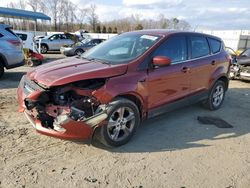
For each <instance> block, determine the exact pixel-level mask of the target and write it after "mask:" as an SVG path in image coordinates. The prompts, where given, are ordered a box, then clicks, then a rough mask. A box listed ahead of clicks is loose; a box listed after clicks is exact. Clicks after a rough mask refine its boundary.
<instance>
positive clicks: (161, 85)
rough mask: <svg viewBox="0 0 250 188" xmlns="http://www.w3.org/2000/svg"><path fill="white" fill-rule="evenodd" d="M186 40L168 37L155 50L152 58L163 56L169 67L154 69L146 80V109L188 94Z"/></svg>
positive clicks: (188, 76)
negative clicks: (166, 59)
mask: <svg viewBox="0 0 250 188" xmlns="http://www.w3.org/2000/svg"><path fill="white" fill-rule="evenodd" d="M187 54H188V53H187V40H186V37H185V36H184V35H180V34H179V35H176V36H170V37H168V38H167V39H166V41H165V42H163V44H161V45H160V47H158V49H156V51H155V52H154V53H153V55H152V58H154V57H156V56H165V57H168V58H170V59H171V62H172V63H171V65H169V66H165V67H154V68H152V69H150V70H149V72H148V78H147V89H148V109H149V110H153V109H156V108H157V107H161V106H163V105H164V104H168V103H171V102H175V101H176V100H178V99H181V98H183V97H185V96H186V95H188V94H189V91H190V70H189V66H190V62H187V61H186V60H187V56H188V55H187Z"/></svg>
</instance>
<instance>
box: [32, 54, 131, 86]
mask: <svg viewBox="0 0 250 188" xmlns="http://www.w3.org/2000/svg"><path fill="white" fill-rule="evenodd" d="M126 71H127V65H126V64H122V65H108V64H103V63H101V62H93V61H88V60H86V59H81V58H77V57H72V58H65V59H62V60H57V61H54V62H52V63H47V64H45V65H42V66H39V67H37V68H36V69H34V70H32V71H30V72H28V73H27V76H28V77H29V78H30V79H31V80H34V81H36V82H37V83H39V84H42V85H45V86H46V87H51V86H59V85H64V84H68V83H71V82H75V81H79V80H86V79H93V78H108V77H113V76H118V75H122V74H125V73H126Z"/></svg>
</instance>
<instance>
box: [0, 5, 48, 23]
mask: <svg viewBox="0 0 250 188" xmlns="http://www.w3.org/2000/svg"><path fill="white" fill-rule="evenodd" d="M0 17H8V18H18V19H20V18H21V19H29V20H38V19H40V20H51V18H50V17H49V16H47V15H45V14H43V13H41V12H32V11H28V10H21V9H14V8H5V7H0Z"/></svg>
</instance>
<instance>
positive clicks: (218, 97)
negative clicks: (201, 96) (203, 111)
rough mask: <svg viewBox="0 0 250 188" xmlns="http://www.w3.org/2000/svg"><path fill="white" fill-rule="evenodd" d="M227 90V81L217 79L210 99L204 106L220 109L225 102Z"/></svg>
mask: <svg viewBox="0 0 250 188" xmlns="http://www.w3.org/2000/svg"><path fill="white" fill-rule="evenodd" d="M225 92H226V84H225V82H223V81H222V80H217V81H216V82H215V84H214V85H213V87H212V88H211V90H210V92H209V96H208V99H207V100H206V101H205V103H204V106H205V107H206V108H207V109H209V110H218V109H219V108H220V107H221V105H222V104H223V101H224V98H225ZM216 93H217V94H216Z"/></svg>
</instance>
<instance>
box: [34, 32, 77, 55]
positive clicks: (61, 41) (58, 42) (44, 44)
mask: <svg viewBox="0 0 250 188" xmlns="http://www.w3.org/2000/svg"><path fill="white" fill-rule="evenodd" d="M40 40H41V53H43V54H45V53H47V52H48V51H59V50H60V48H61V47H62V46H63V45H72V44H74V43H75V42H76V41H74V40H72V39H71V36H70V35H68V34H52V35H48V36H45V37H44V38H42V39H40ZM36 42H37V45H38V44H39V40H37V41H36Z"/></svg>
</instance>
